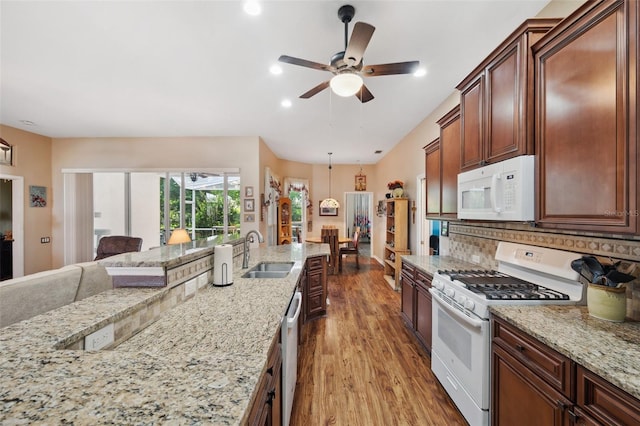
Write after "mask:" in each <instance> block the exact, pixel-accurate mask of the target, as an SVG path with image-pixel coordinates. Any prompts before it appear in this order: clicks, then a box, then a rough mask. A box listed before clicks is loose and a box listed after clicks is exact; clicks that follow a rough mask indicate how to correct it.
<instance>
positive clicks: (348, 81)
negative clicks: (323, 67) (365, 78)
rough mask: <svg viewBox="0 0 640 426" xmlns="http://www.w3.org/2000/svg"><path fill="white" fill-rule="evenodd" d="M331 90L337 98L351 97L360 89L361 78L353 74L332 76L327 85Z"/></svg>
mask: <svg viewBox="0 0 640 426" xmlns="http://www.w3.org/2000/svg"><path fill="white" fill-rule="evenodd" d="M329 85H330V86H331V90H333V93H335V94H336V95H338V96H343V97H345V98H346V97H348V96H353V95H355V94H356V93H358V91H359V90H360V88H361V87H362V77H360V76H359V75H358V74H354V73H342V74H338V75H336V76H334V77H333V78H332V79H331V82H330V83H329Z"/></svg>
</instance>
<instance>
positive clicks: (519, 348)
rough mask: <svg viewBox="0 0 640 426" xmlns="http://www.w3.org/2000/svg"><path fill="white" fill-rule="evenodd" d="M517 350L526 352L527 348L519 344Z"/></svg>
mask: <svg viewBox="0 0 640 426" xmlns="http://www.w3.org/2000/svg"><path fill="white" fill-rule="evenodd" d="M516 349H517V350H518V352H524V350H525V347H524V346H522V345H519V344H518V345H516Z"/></svg>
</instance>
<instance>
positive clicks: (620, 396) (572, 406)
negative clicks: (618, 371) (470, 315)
mask: <svg viewBox="0 0 640 426" xmlns="http://www.w3.org/2000/svg"><path fill="white" fill-rule="evenodd" d="M491 322H492V330H493V339H492V357H491V363H492V364H491V365H492V369H491V371H492V373H491V374H492V378H491V389H492V390H491V412H490V418H491V424H492V425H513V424H518V425H532V426H533V425H603V424H605V425H636V426H637V425H640V400H638V399H637V398H635V397H633V396H632V395H630V394H628V393H627V392H625V391H623V390H621V389H619V388H617V387H616V386H614V385H612V384H611V383H609V382H607V381H606V380H604V379H603V378H602V377H600V376H598V375H596V374H594V373H592V372H591V371H589V370H587V369H586V368H584V367H583V366H581V365H579V364H577V363H575V362H574V361H572V360H570V359H569V358H567V357H566V356H564V355H562V354H560V353H558V352H557V351H555V350H553V349H551V348H550V347H548V346H547V345H545V344H544V343H542V342H540V341H539V340H537V339H535V338H534V337H532V336H530V335H528V334H526V333H525V332H523V331H522V330H520V329H518V328H517V327H515V326H513V325H511V324H509V323H507V322H506V321H504V320H502V319H501V318H498V317H492V319H491ZM523 401H526V404H523Z"/></svg>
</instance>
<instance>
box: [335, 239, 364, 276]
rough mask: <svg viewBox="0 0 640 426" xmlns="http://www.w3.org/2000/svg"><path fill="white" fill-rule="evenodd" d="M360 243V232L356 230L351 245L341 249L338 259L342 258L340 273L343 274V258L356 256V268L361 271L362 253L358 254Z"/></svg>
mask: <svg viewBox="0 0 640 426" xmlns="http://www.w3.org/2000/svg"><path fill="white" fill-rule="evenodd" d="M359 241H360V230H359V229H358V230H356V232H354V233H353V239H352V240H351V241H350V242H349V245H347V246H345V247H340V250H339V252H338V257H339V258H340V260H339V262H340V272H342V256H343V255H345V256H346V255H350V254H354V255H355V256H356V268H357V269H360V261H359V259H360V253H359V252H358V242H359Z"/></svg>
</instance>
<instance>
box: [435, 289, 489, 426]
mask: <svg viewBox="0 0 640 426" xmlns="http://www.w3.org/2000/svg"><path fill="white" fill-rule="evenodd" d="M430 291H431V294H432V296H433V298H432V299H433V310H432V317H433V329H432V333H433V342H432V349H431V369H432V370H433V373H434V374H435V375H436V377H437V378H438V380H439V381H440V383H441V384H442V386H443V387H444V388H445V390H446V391H447V393H448V394H449V396H450V397H451V399H452V400H453V401H454V403H455V404H456V406H457V407H458V409H459V410H460V412H461V413H462V415H463V416H464V417H465V418H466V419H467V421H468V422H469V424H471V425H474V426H475V425H487V424H488V421H489V411H488V410H489V356H490V354H489V339H490V336H489V321H488V320H486V319H482V318H479V317H477V316H475V315H474V316H473V317H469V316H468V315H466V314H465V313H463V312H461V311H460V310H458V309H457V308H456V307H454V306H451V305H450V304H449V303H448V302H447V301H446V300H444V299H443V298H442V297H441V296H440V294H439V293H438V292H437V291H435V290H434V289H430Z"/></svg>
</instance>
